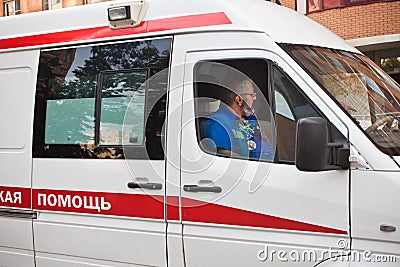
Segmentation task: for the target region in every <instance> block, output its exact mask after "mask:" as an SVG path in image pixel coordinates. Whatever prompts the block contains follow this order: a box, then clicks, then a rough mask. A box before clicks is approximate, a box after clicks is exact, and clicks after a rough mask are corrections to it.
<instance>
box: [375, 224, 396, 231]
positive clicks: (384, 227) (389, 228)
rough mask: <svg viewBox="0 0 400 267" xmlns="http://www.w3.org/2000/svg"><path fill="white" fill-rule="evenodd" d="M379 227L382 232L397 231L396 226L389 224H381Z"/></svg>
mask: <svg viewBox="0 0 400 267" xmlns="http://www.w3.org/2000/svg"><path fill="white" fill-rule="evenodd" d="M379 229H380V230H381V231H382V232H395V231H396V226H393V225H389V224H381V225H380V227H379Z"/></svg>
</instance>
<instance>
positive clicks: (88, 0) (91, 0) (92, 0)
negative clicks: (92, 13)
mask: <svg viewBox="0 0 400 267" xmlns="http://www.w3.org/2000/svg"><path fill="white" fill-rule="evenodd" d="M101 2H106V1H104V0H86V1H85V4H95V3H101Z"/></svg>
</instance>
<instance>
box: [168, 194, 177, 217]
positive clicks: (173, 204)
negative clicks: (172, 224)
mask: <svg viewBox="0 0 400 267" xmlns="http://www.w3.org/2000/svg"><path fill="white" fill-rule="evenodd" d="M167 220H174V221H179V220H180V216H179V197H178V196H167Z"/></svg>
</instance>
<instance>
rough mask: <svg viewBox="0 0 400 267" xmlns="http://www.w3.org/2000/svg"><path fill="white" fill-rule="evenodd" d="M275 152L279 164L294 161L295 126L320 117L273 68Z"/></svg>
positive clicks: (282, 74)
mask: <svg viewBox="0 0 400 267" xmlns="http://www.w3.org/2000/svg"><path fill="white" fill-rule="evenodd" d="M273 88H274V97H275V113H276V114H275V123H276V129H277V151H278V153H277V154H278V159H279V161H280V162H283V163H285V162H287V163H292V162H294V160H295V142H296V124H297V121H298V120H299V119H301V118H305V117H321V115H320V114H319V113H318V112H317V111H316V109H315V108H314V107H313V106H312V105H311V104H310V102H309V101H308V99H306V97H305V96H304V95H303V94H302V93H301V91H300V89H299V88H298V87H297V86H296V85H295V84H294V82H293V81H292V80H291V79H290V78H289V77H288V76H287V75H286V74H285V73H284V72H283V71H281V70H280V69H278V68H277V67H273Z"/></svg>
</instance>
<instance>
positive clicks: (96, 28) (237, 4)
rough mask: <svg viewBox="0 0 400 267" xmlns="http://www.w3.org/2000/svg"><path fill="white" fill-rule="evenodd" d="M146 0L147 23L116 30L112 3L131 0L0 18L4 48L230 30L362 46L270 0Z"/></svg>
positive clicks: (345, 46)
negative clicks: (111, 17)
mask: <svg viewBox="0 0 400 267" xmlns="http://www.w3.org/2000/svg"><path fill="white" fill-rule="evenodd" d="M145 1H146V2H147V7H148V8H147V11H146V14H145V17H144V19H143V21H142V23H141V24H140V25H139V26H137V27H135V28H128V29H119V30H113V29H110V28H109V27H108V15H107V8H109V7H110V5H111V4H112V5H115V4H117V3H121V5H123V4H124V3H125V4H126V3H128V2H130V1H129V0H121V1H110V2H103V3H98V4H92V5H85V6H78V7H71V8H64V9H58V10H51V11H44V12H45V13H44V12H36V13H29V14H25V15H18V16H12V17H4V18H0V49H14V48H21V47H31V46H43V45H53V44H55V43H57V44H60V43H70V42H86V41H88V40H93V39H96V40H101V39H107V38H113V37H118V38H119V37H120V36H130V35H135V36H138V37H139V36H150V35H153V36H154V35H155V34H174V33H185V32H196V31H221V30H224V31H256V32H265V33H266V34H267V35H268V36H270V37H271V38H272V39H273V40H274V41H275V42H277V43H293V44H307V45H315V46H322V47H330V48H336V49H341V50H348V51H355V52H356V51H357V50H356V49H355V48H353V47H351V46H350V45H348V44H347V43H346V42H345V41H344V40H343V39H341V38H340V37H338V36H337V35H335V34H334V33H332V32H331V31H329V30H327V29H326V28H324V27H323V26H321V25H320V24H318V23H316V22H315V21H313V20H311V19H309V18H307V17H306V16H304V15H301V14H298V13H297V12H295V11H293V10H291V9H288V8H285V7H282V6H278V5H277V4H274V3H271V2H268V1H264V0H229V1H227V0H191V1H190V4H188V2H187V0H168V1H165V0H145ZM131 2H132V1H131Z"/></svg>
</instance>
